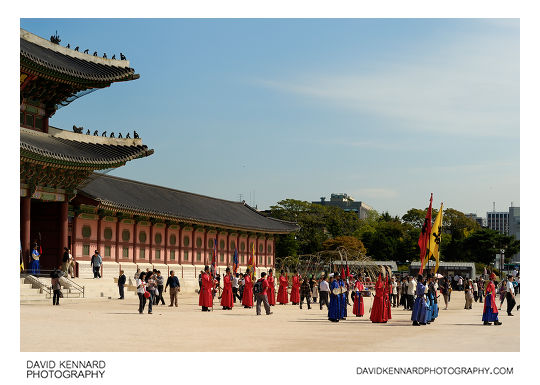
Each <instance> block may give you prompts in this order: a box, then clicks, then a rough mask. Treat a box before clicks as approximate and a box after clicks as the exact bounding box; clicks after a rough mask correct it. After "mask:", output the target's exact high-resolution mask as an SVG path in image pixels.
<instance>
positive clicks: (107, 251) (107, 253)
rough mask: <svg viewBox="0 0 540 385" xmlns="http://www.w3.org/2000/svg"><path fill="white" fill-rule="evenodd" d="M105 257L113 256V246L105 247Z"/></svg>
mask: <svg viewBox="0 0 540 385" xmlns="http://www.w3.org/2000/svg"><path fill="white" fill-rule="evenodd" d="M105 256H106V257H110V256H111V246H105Z"/></svg>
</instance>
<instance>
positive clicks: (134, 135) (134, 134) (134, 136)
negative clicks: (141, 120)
mask: <svg viewBox="0 0 540 385" xmlns="http://www.w3.org/2000/svg"><path fill="white" fill-rule="evenodd" d="M133 139H139V134H137V131H135V130H133Z"/></svg>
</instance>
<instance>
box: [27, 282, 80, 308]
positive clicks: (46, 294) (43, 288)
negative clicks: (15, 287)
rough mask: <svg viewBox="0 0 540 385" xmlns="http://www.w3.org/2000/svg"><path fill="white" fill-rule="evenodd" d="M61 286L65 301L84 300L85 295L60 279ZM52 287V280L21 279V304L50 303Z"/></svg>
mask: <svg viewBox="0 0 540 385" xmlns="http://www.w3.org/2000/svg"><path fill="white" fill-rule="evenodd" d="M60 285H61V286H62V295H63V299H64V298H65V299H67V298H83V294H82V293H81V292H80V291H79V290H77V289H76V288H75V287H72V285H71V284H70V282H69V281H68V280H66V279H63V278H60ZM50 286H51V280H50V278H46V277H35V276H32V275H28V276H24V277H21V278H20V302H34V301H50V300H51V299H52V290H48V289H50Z"/></svg>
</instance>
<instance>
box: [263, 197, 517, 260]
mask: <svg viewBox="0 0 540 385" xmlns="http://www.w3.org/2000/svg"><path fill="white" fill-rule="evenodd" d="M437 212H438V210H437V209H435V208H434V209H433V210H432V220H434V219H435V217H436V215H437ZM426 213H427V208H425V209H418V208H411V209H410V210H409V211H407V213H406V214H405V215H403V216H402V217H401V218H399V217H392V216H391V215H390V214H389V213H387V212H384V213H382V214H379V213H377V212H376V211H374V210H373V211H370V212H369V213H368V215H367V218H365V219H359V218H358V216H357V215H356V213H354V212H346V211H344V210H342V209H341V208H338V207H334V206H328V205H325V206H323V205H320V204H314V203H310V202H306V201H299V200H295V199H285V200H282V201H280V202H278V203H277V204H276V205H274V206H272V207H271V208H270V215H271V216H272V217H274V218H278V219H282V220H287V221H292V222H296V223H298V225H299V226H300V230H299V231H298V232H296V233H294V234H288V235H283V236H279V237H277V239H276V259H277V260H278V262H279V259H280V258H284V257H296V256H299V255H309V254H315V253H317V252H320V251H323V250H336V249H337V248H338V247H339V246H342V247H345V248H347V249H350V250H351V251H352V250H354V251H359V252H360V254H361V255H367V256H369V257H371V258H372V259H375V260H395V261H397V262H398V263H399V262H401V263H406V262H410V261H414V260H419V259H420V258H419V257H420V248H419V246H418V237H419V235H420V229H421V227H422V224H423V223H424V218H425V217H426ZM500 249H505V250H506V252H505V255H506V256H507V257H510V256H512V255H514V254H516V253H517V252H519V241H518V240H515V239H514V237H513V236H508V235H504V234H500V233H498V232H496V231H493V230H489V229H486V228H482V227H481V226H479V225H478V223H477V222H476V221H474V220H473V219H471V218H468V217H467V216H466V215H465V214H464V213H462V212H461V211H459V210H456V209H453V208H447V209H444V213H443V234H442V240H441V256H440V259H441V261H445V260H446V261H471V262H479V263H485V264H489V263H491V262H492V261H493V260H494V258H495V255H496V254H498V253H499V251H500Z"/></svg>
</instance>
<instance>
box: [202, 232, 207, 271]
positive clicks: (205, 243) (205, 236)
mask: <svg viewBox="0 0 540 385" xmlns="http://www.w3.org/2000/svg"><path fill="white" fill-rule="evenodd" d="M203 238H204V240H203V244H202V246H203V247H202V249H203V254H204V258H203V265H205V266H206V265H208V262H207V259H206V258H207V256H206V254H207V249H208V244H207V243H208V229H204V237H203Z"/></svg>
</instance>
